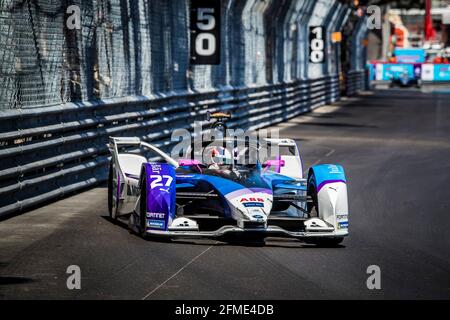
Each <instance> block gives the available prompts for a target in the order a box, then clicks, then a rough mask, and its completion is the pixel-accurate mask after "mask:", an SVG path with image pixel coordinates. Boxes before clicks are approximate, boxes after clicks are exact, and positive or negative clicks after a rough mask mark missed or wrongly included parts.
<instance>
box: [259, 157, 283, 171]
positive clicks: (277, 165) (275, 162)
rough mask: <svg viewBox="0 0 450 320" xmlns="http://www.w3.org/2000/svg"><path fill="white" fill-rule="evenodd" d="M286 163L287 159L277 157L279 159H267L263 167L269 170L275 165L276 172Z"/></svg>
mask: <svg viewBox="0 0 450 320" xmlns="http://www.w3.org/2000/svg"><path fill="white" fill-rule="evenodd" d="M285 165H286V161H284V160H281V159H277V160H267V161H266V162H264V164H263V167H264V171H266V170H268V169H269V168H270V167H275V170H274V171H275V172H280V168H281V167H284V166H285Z"/></svg>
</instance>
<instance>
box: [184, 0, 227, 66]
mask: <svg viewBox="0 0 450 320" xmlns="http://www.w3.org/2000/svg"><path fill="white" fill-rule="evenodd" d="M190 22H191V27H190V31H191V59H190V60H191V64H220V0H191V21H190Z"/></svg>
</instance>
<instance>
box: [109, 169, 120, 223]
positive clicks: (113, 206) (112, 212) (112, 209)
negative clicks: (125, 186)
mask: <svg viewBox="0 0 450 320" xmlns="http://www.w3.org/2000/svg"><path fill="white" fill-rule="evenodd" d="M114 195H116V199H115V200H114ZM117 201H119V199H118V198H117V186H115V185H114V167H113V162H112V161H111V163H110V165H109V174H108V212H109V217H110V218H111V219H113V220H117V214H116V213H117Z"/></svg>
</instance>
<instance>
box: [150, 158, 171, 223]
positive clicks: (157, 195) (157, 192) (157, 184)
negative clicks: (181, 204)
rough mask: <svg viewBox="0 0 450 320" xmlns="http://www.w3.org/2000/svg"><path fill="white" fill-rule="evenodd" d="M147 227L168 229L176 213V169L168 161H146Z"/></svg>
mask: <svg viewBox="0 0 450 320" xmlns="http://www.w3.org/2000/svg"><path fill="white" fill-rule="evenodd" d="M144 168H145V174H146V178H147V179H146V181H147V185H146V187H147V212H146V217H147V225H148V226H147V228H148V229H155V230H167V228H168V227H169V225H170V223H171V222H172V220H173V219H174V218H175V213H176V204H175V197H176V177H175V169H174V168H173V167H172V166H171V165H169V164H166V163H145V164H144Z"/></svg>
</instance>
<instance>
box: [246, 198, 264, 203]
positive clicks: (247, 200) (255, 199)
mask: <svg viewBox="0 0 450 320" xmlns="http://www.w3.org/2000/svg"><path fill="white" fill-rule="evenodd" d="M242 202H264V199H262V198H248V199H247V198H242V199H241V203H242Z"/></svg>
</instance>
